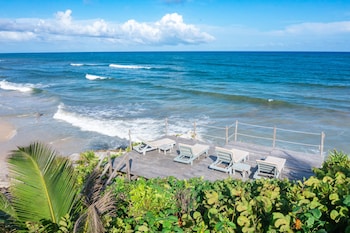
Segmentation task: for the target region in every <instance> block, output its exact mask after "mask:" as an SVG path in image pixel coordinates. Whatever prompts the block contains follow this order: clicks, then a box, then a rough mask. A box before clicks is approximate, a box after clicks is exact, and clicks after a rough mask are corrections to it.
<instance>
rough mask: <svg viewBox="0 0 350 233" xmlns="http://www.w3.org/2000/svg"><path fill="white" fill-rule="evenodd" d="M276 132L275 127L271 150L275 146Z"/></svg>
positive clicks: (274, 128)
mask: <svg viewBox="0 0 350 233" xmlns="http://www.w3.org/2000/svg"><path fill="white" fill-rule="evenodd" d="M276 132H277V129H276V126H274V127H273V136H272V148H274V149H275V146H276Z"/></svg>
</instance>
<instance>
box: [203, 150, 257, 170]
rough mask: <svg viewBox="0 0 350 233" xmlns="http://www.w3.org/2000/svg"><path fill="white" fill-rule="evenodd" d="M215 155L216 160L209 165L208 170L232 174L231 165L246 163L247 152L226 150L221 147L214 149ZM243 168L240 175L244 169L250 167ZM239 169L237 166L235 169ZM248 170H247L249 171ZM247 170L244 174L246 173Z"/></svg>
mask: <svg viewBox="0 0 350 233" xmlns="http://www.w3.org/2000/svg"><path fill="white" fill-rule="evenodd" d="M215 154H216V160H215V161H214V162H213V163H212V164H210V165H209V168H211V169H214V170H218V171H222V172H227V173H230V174H232V172H234V170H233V169H234V168H233V165H234V164H238V163H241V162H244V161H247V159H248V156H249V152H247V151H243V150H238V149H226V148H222V147H216V148H215ZM242 167H244V168H242V169H240V171H241V172H242V173H244V171H245V169H247V167H249V169H250V166H249V165H247V166H242ZM237 168H239V166H238V167H237ZM249 169H248V170H249ZM248 170H247V171H246V172H248Z"/></svg>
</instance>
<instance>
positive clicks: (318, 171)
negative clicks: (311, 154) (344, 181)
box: [313, 150, 350, 179]
mask: <svg viewBox="0 0 350 233" xmlns="http://www.w3.org/2000/svg"><path fill="white" fill-rule="evenodd" d="M313 171H314V173H315V175H316V177H317V178H320V179H322V178H323V177H324V176H330V177H334V176H335V174H336V173H337V172H342V173H344V175H345V176H346V177H349V176H350V157H349V156H348V155H346V154H344V153H343V152H339V151H336V150H334V151H332V152H331V153H330V154H329V155H328V158H327V160H326V161H324V162H323V164H322V167H321V168H314V169H313Z"/></svg>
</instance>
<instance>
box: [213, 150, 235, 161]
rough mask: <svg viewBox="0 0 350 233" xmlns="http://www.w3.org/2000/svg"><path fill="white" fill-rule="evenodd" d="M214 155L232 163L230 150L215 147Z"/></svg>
mask: <svg viewBox="0 0 350 233" xmlns="http://www.w3.org/2000/svg"><path fill="white" fill-rule="evenodd" d="M216 156H217V157H218V159H220V160H221V161H223V162H226V163H229V164H230V163H232V152H230V151H226V150H222V149H216Z"/></svg>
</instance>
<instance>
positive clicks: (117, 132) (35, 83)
mask: <svg viewBox="0 0 350 233" xmlns="http://www.w3.org/2000/svg"><path fill="white" fill-rule="evenodd" d="M0 119H5V120H7V121H9V122H11V123H12V124H14V125H15V126H16V128H17V134H18V135H26V138H27V140H31V141H33V140H41V141H45V142H47V143H50V144H52V145H55V146H57V147H58V148H60V149H61V150H62V153H64V152H65V151H66V150H65V148H67V147H70V148H71V149H72V147H73V149H74V150H76V151H85V150H90V149H94V150H96V149H111V148H118V147H120V146H125V145H128V140H129V138H131V139H132V140H133V141H135V140H152V139H156V138H159V137H161V136H163V135H164V134H165V132H167V133H168V134H170V135H189V136H191V135H193V132H194V131H195V133H196V137H198V138H200V139H202V140H205V141H208V142H211V143H214V144H222V143H224V141H225V140H224V139H223V138H225V127H229V132H230V133H229V135H231V134H232V132H234V127H235V122H236V121H238V122H242V123H243V124H242V125H239V126H238V132H241V133H242V135H240V136H239V137H238V140H242V141H245V140H246V141H248V142H249V141H254V140H258V141H259V140H260V141H261V142H262V143H267V144H270V143H271V141H269V140H266V139H262V138H265V137H270V138H272V137H273V132H274V129H273V127H276V128H277V135H276V136H277V139H280V140H281V141H280V142H278V144H277V146H280V147H285V148H288V147H290V146H292V147H293V148H295V149H298V150H302V151H316V153H318V152H317V151H318V150H319V147H315V148H313V146H306V145H318V144H321V136H320V135H321V133H322V132H324V134H325V139H324V152H325V153H328V152H329V151H331V150H333V149H337V150H339V151H344V152H346V153H350V53H328V52H327V53H322V52H120V53H119V52H118V53H113V52H111V53H35V54H34V53H26V54H0ZM166 121H167V127H166V126H165V125H166V123H165V122H166ZM245 124H246V125H245ZM251 125H258V126H263V127H261V128H257V132H256V133H257V134H256V135H257V136H256V137H255V138H254V137H245V136H244V135H243V134H246V132H248V133H249V134H250V133H252V134H254V133H255V128H254V127H253V126H251ZM194 127H195V129H194ZM279 129H287V130H290V131H287V132H285V131H283V133H282V131H281V130H279ZM240 130H246V132H245V133H243V131H240ZM279 132H281V133H280V135H279ZM301 132H310V133H311V134H304V133H301ZM284 134H290V135H289V136H282V135H284ZM18 137H19V136H18ZM13 140H16V136H15V137H14V138H13ZM230 140H233V137H231V138H230ZM284 140H285V141H294V142H297V143H305V144H306V145H303V144H297V143H296V144H288V143H284V142H283V141H284ZM18 143H25V139H23V136H22V139H21V140H18ZM258 143H259V142H258Z"/></svg>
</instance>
